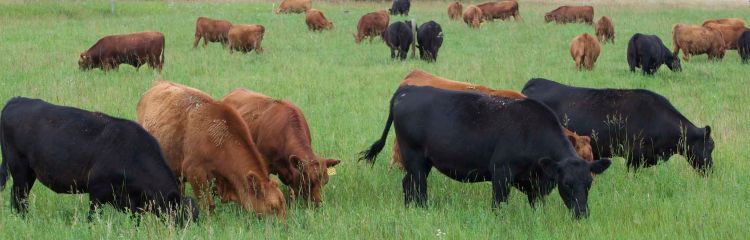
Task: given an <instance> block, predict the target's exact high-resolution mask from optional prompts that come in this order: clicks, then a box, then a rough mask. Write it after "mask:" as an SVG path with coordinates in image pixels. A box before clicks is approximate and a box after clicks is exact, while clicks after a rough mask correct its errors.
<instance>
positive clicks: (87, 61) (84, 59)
mask: <svg viewBox="0 0 750 240" xmlns="http://www.w3.org/2000/svg"><path fill="white" fill-rule="evenodd" d="M91 65H92V64H91V57H90V56H89V55H88V54H86V53H81V55H80V56H79V58H78V68H79V69H81V70H88V69H91Z"/></svg>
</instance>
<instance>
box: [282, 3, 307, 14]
mask: <svg viewBox="0 0 750 240" xmlns="http://www.w3.org/2000/svg"><path fill="white" fill-rule="evenodd" d="M311 8H312V0H282V1H281V4H279V8H276V11H275V13H276V14H279V13H303V12H306V11H307V10H310V9H311Z"/></svg>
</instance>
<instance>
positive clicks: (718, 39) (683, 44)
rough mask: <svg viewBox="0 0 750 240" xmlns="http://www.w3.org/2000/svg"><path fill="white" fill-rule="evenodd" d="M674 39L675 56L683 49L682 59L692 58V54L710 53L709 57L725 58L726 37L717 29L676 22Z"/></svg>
mask: <svg viewBox="0 0 750 240" xmlns="http://www.w3.org/2000/svg"><path fill="white" fill-rule="evenodd" d="M672 41H673V44H672V45H674V52H673V54H674V55H675V56H678V55H679V53H680V49H682V59H684V60H685V61H689V60H690V55H698V54H704V53H705V54H708V59H709V60H711V59H722V58H724V51H725V50H724V49H725V46H724V37H723V36H722V35H721V32H720V31H718V30H715V29H711V28H707V27H702V26H697V25H685V24H681V23H678V24H675V25H674V27H673V28H672Z"/></svg>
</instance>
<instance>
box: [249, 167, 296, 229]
mask: <svg viewBox="0 0 750 240" xmlns="http://www.w3.org/2000/svg"><path fill="white" fill-rule="evenodd" d="M247 178H248V183H249V184H250V196H249V197H250V201H249V202H245V203H243V204H244V205H246V206H244V207H245V209H249V208H252V209H253V211H254V212H255V215H256V216H258V217H265V216H278V217H280V218H286V204H285V202H284V194H283V193H282V192H281V189H279V185H278V184H277V183H276V182H274V181H273V180H270V179H266V180H263V179H261V178H260V176H258V175H257V174H255V173H250V174H248V177H247ZM248 204H249V205H250V206H247V205H248Z"/></svg>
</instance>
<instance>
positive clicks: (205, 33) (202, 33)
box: [193, 17, 232, 48]
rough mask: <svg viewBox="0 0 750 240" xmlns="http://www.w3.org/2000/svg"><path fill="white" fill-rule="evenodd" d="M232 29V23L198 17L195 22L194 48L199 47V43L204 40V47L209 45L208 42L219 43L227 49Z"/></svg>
mask: <svg viewBox="0 0 750 240" xmlns="http://www.w3.org/2000/svg"><path fill="white" fill-rule="evenodd" d="M231 27H232V23H231V22H229V21H226V20H217V19H210V18H206V17H198V20H196V21H195V41H193V48H196V47H198V42H200V40H201V38H203V47H204V48H205V47H206V46H207V45H208V42H219V43H221V46H223V47H226V44H227V42H229V38H228V37H227V34H228V33H229V28H231Z"/></svg>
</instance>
